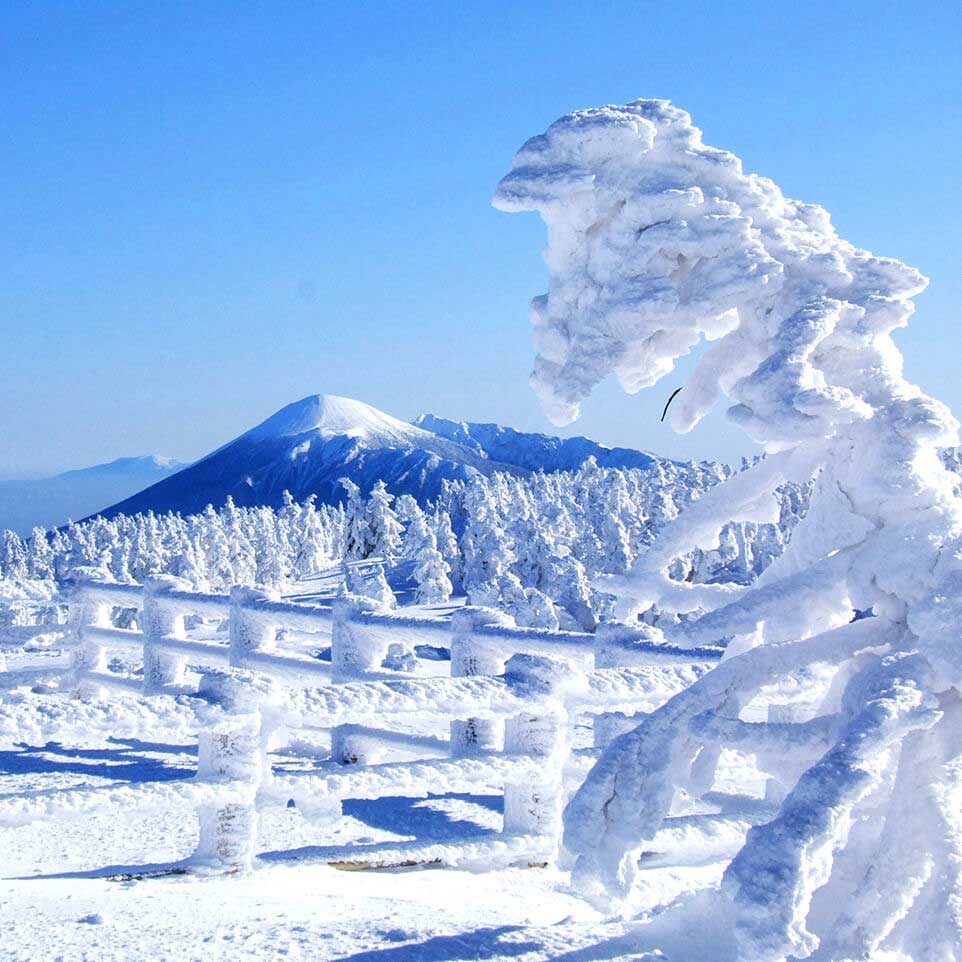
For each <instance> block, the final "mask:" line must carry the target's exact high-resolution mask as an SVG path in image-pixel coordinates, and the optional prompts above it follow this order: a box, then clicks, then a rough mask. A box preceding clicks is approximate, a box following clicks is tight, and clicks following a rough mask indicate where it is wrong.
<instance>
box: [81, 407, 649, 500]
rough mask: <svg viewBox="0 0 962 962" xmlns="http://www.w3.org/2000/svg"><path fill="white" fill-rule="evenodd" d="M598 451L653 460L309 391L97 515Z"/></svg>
mask: <svg viewBox="0 0 962 962" xmlns="http://www.w3.org/2000/svg"><path fill="white" fill-rule="evenodd" d="M589 457H594V458H596V460H597V461H598V463H599V464H601V465H603V466H606V467H630V468H643V469H644V468H650V467H652V466H653V465H654V464H655V463H656V461H658V459H657V458H655V457H653V456H652V455H649V454H645V453H644V452H641V451H633V450H631V449H628V448H607V447H605V446H604V445H601V444H597V443H596V442H594V441H590V440H588V439H587V438H568V439H561V438H553V437H550V436H548V435H543V434H525V433H523V432H520V431H515V430H514V429H512V428H504V427H501V426H499V425H496V424H470V423H467V422H462V421H450V420H447V419H444V418H438V417H435V416H433V415H421V416H420V417H419V418H417V419H416V421H415V422H414V423H413V424H409V423H407V422H405V421H401V420H399V419H397V418H394V417H392V416H391V415H389V414H385V413H384V412H383V411H379V410H378V409H377V408H374V407H372V406H371V405H369V404H365V403H364V402H362V401H356V400H353V399H351V398H343V397H338V396H336V395H331V394H326V395H320V394H317V395H311V396H309V397H306V398H302V399H301V400H300V401H296V402H294V403H293V404H289V405H287V406H286V407H284V408H282V409H281V410H280V411H278V412H276V413H275V414H273V415H271V417H269V418H267V419H266V420H264V421H263V422H261V423H260V424H258V425H257V426H255V427H254V428H252V429H251V430H249V431H247V432H245V433H244V434H241V435H240V436H239V437H237V438H234V440H232V441H230V442H228V443H227V444H225V445H223V446H221V447H219V448H217V449H216V450H215V451H212V452H211V453H210V454H208V455H207V456H206V457H204V458H201V459H200V460H199V461H196V462H195V463H194V464H191V465H190V466H188V467H186V468H184V469H183V470H182V471H179V472H178V473H176V474H173V475H171V476H170V477H167V478H164V479H163V480H161V481H158V482H157V483H156V484H154V485H152V486H151V487H149V488H146V489H145V490H143V491H140V492H138V493H136V494H134V495H133V496H131V497H128V498H125V499H124V500H122V501H119V502H117V503H116V504H113V505H112V506H111V507H109V508H107V509H106V510H104V511H101V512H99V513H101V514H103V515H105V516H108V517H111V516H114V515H117V514H137V513H142V512H146V511H154V512H156V513H160V512H166V511H178V512H181V513H182V514H193V513H196V512H199V511H203V510H204V508H206V507H207V505H208V504H212V505H214V507H220V506H221V505H223V504H224V502H225V501H226V500H227V498H228V496H230V497H231V498H233V499H234V502H235V503H236V504H238V505H240V506H245V507H248V506H255V505H270V506H273V507H276V506H278V505H280V504H281V502H282V499H283V494H284V491H290V493H291V494H292V495H293V497H294V498H295V499H296V500H297V501H303V500H304V499H305V498H307V497H308V496H310V495H312V494H313V495H316V497H317V499H318V501H319V502H322V503H327V504H337V503H339V502H341V501H343V500H344V494H345V493H344V489H343V487H342V485H341V483H340V481H341V478H344V477H347V478H350V479H351V480H352V481H354V482H355V484H357V485H358V486H359V487H360V488H361V491H362V492H364V493H366V492H368V491H369V490H370V489H371V487H372V486H373V485H374V483H375V482H376V481H379V480H383V481H384V482H385V483H386V484H387V486H388V489H389V490H390V491H391V492H392V493H393V494H395V495H399V494H410V495H412V496H413V497H415V498H416V499H418V500H419V501H422V502H424V501H428V500H431V499H432V498H435V497H436V496H437V495H438V494H439V493H440V491H441V485H442V483H443V482H444V481H445V480H448V481H467V480H469V479H470V478H471V477H472V476H473V475H475V474H482V475H491V474H493V473H495V472H498V471H501V472H507V473H509V474H516V475H525V474H528V473H530V472H531V471H535V470H544V471H549V472H552V471H562V470H573V469H575V468H577V467H579V466H580V465H581V464H583V463H584V461H585V460H586V459H587V458H589Z"/></svg>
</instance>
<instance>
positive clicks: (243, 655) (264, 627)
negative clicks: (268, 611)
mask: <svg viewBox="0 0 962 962" xmlns="http://www.w3.org/2000/svg"><path fill="white" fill-rule="evenodd" d="M276 598H277V595H276V593H275V592H271V591H266V590H264V589H262V588H249V587H245V586H244V585H234V586H233V587H232V588H231V590H230V621H229V624H228V632H227V633H228V637H229V639H230V663H231V666H232V667H235V668H245V667H247V662H248V656H249V655H253V654H255V653H256V652H260V651H264V652H267V651H273V650H274V649H275V648H276V647H277V629H276V627H275V625H274V624H273V622H272V621H271V620H270V619H269V618H268V617H267V616H266V615H264V614H262V613H260V612H258V611H255V610H252V608H251V606H252V605H254V604H256V602H258V601H273V600H275V599H276Z"/></svg>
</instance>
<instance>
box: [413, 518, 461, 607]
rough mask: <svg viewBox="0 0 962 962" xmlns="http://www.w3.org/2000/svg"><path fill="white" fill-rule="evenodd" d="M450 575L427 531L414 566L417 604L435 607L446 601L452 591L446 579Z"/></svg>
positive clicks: (431, 535)
mask: <svg viewBox="0 0 962 962" xmlns="http://www.w3.org/2000/svg"><path fill="white" fill-rule="evenodd" d="M450 573H451V569H450V568H449V567H448V565H447V563H446V562H445V560H444V558H443V557H442V556H441V552H440V551H438V548H437V543H436V542H435V540H434V535H433V534H431V532H430V531H427V533H426V537H425V539H424V541H423V542H422V544H421V547H420V550H419V551H418V555H417V559H416V563H415V566H414V580H415V581H416V582H417V586H418V587H417V601H418V604H419V605H436V604H441V603H443V602H445V601H447V600H448V599H449V598H450V597H451V592H452V591H453V590H454V589H453V587H452V585H451V579H450V578H449V577H448V575H449V574H450Z"/></svg>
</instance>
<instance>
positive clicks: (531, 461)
mask: <svg viewBox="0 0 962 962" xmlns="http://www.w3.org/2000/svg"><path fill="white" fill-rule="evenodd" d="M414 423H415V424H416V425H417V426H418V427H422V428H424V429H425V430H426V431H431V432H432V433H433V434H439V435H440V436H441V437H444V438H448V439H449V440H451V441H456V442H457V443H458V444H462V445H464V447H466V448H470V449H471V450H472V451H474V452H476V453H478V454H482V455H484V456H485V457H489V458H492V459H494V460H495V461H503V462H505V463H506V464H512V465H515V466H516V467H519V468H525V469H527V470H529V471H538V470H541V471H574V470H575V469H577V468H579V467H580V466H581V465H582V464H584V463H585V461H587V460H588V458H590V457H593V458H594V459H595V460H596V461H597V462H598V464H599V465H600V466H601V467H603V468H642V469H645V468H650V467H651V466H652V465H653V464H654V463H655V462H656V461H657V460H659V459H658V458H656V457H654V455H651V454H646V453H645V452H644V451H636V450H633V449H631V448H609V447H607V446H606V445H604V444H599V443H598V442H597V441H592V440H591V439H590V438H583V437H574V438H556V437H552V436H551V435H548V434H533V433H527V432H523V431H516V430H515V429H514V428H506V427H503V426H502V425H500V424H475V423H472V422H470V421H451V420H449V419H448V418H439V417H437V416H436V415H434V414H422V415H420V416H419V417H417V418H415V421H414Z"/></svg>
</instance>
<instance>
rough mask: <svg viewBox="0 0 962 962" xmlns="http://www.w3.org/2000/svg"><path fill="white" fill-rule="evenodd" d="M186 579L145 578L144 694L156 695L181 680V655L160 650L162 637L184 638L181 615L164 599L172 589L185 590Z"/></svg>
mask: <svg viewBox="0 0 962 962" xmlns="http://www.w3.org/2000/svg"><path fill="white" fill-rule="evenodd" d="M188 588H189V586H188V584H187V582H185V581H182V580H181V579H180V578H175V577H173V576H172V575H151V576H150V577H149V578H145V579H144V608H143V633H144V694H145V695H156V694H158V693H159V692H161V691H163V690H164V688H166V687H167V686H168V685H182V684H183V683H184V665H185V662H186V659H185V658H184V657H183V656H182V655H172V654H168V653H166V652H165V651H164V650H163V642H164V639H165V638H183V637H184V636H185V632H184V616H183V613H181V612H178V611H176V610H174V609H173V608H171V607H169V606H168V605H166V604H164V603H163V599H164V596H165V595H168V594H170V592H172V591H186V590H188Z"/></svg>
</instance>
